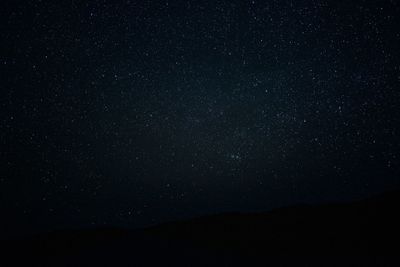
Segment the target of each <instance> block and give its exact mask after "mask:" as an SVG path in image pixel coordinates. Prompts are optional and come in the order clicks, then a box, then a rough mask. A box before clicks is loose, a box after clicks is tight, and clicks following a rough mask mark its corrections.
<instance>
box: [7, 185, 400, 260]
mask: <svg viewBox="0 0 400 267" xmlns="http://www.w3.org/2000/svg"><path fill="white" fill-rule="evenodd" d="M399 204H400V192H390V193H386V194H382V195H380V196H377V197H373V198H370V199H367V200H363V201H357V202H352V203H344V204H331V205H320V206H298V207H290V208H282V209H277V210H273V211H271V212H267V213H231V214H221V215H215V216H207V217H202V218H197V219H191V220H187V221H180V222H171V223H165V224H162V225H159V226H155V227H150V228H146V229H141V230H121V229H100V230H82V231H62V232H54V233H48V234H43V235H40V236H36V237H32V238H25V239H19V240H13V241H10V240H9V241H7V242H6V241H3V242H2V245H3V247H4V248H3V249H2V253H3V254H4V256H3V257H2V263H3V264H0V265H1V266H400V260H399V258H400V243H399V241H400V239H399V237H400V235H399V233H400V231H399V227H400V219H399V218H398V217H399V216H398V212H399Z"/></svg>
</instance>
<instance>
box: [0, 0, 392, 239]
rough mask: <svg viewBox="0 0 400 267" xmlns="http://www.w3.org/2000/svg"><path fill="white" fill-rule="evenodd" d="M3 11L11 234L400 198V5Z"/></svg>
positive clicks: (102, 4) (1, 178) (101, 4)
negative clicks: (383, 195) (394, 193)
mask: <svg viewBox="0 0 400 267" xmlns="http://www.w3.org/2000/svg"><path fill="white" fill-rule="evenodd" d="M0 12H1V16H0V17H1V18H0V22H1V23H0V25H1V26H0V27H1V31H0V40H1V42H0V87H1V97H0V158H1V162H0V170H1V171H0V202H1V204H0V208H1V211H2V214H3V215H4V217H3V215H1V217H3V219H2V222H1V224H3V227H2V229H5V231H6V232H7V233H21V232H23V233H25V232H28V233H29V232H35V231H42V230H49V229H69V228H82V227H104V226H106V227H109V226H118V227H141V226H147V225H152V224H157V223H160V222H164V221H171V220H172V221H173V220H179V219H184V218H191V217H196V216H201V215H207V214H216V213H221V212H230V211H242V212H251V211H264V210H269V209H271V208H276V207H281V206H287V205H295V204H298V203H310V204H318V203H325V202H330V201H345V200H350V199H357V198H361V197H365V196H368V195H371V194H373V193H378V192H383V191H385V190H389V189H395V188H400V179H399V177H400V168H399V167H400V166H399V157H400V153H399V151H400V142H399V137H400V136H399V130H400V109H399V104H400V54H399V53H400V49H399V48H400V23H399V14H400V4H399V3H398V1H395V0H392V1H386V0H383V1H322V0H317V1H293V0H292V1H289V0H269V1H261V0H254V1H245V0H230V1H228V0H219V1H208V0H207V1H172V0H165V1H149V0H143V1H134V0H131V1H130V0H126V1H74V0H71V1H52V2H47V1H5V2H4V3H3V4H2V8H1V11H0ZM5 231H4V232H5Z"/></svg>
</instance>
